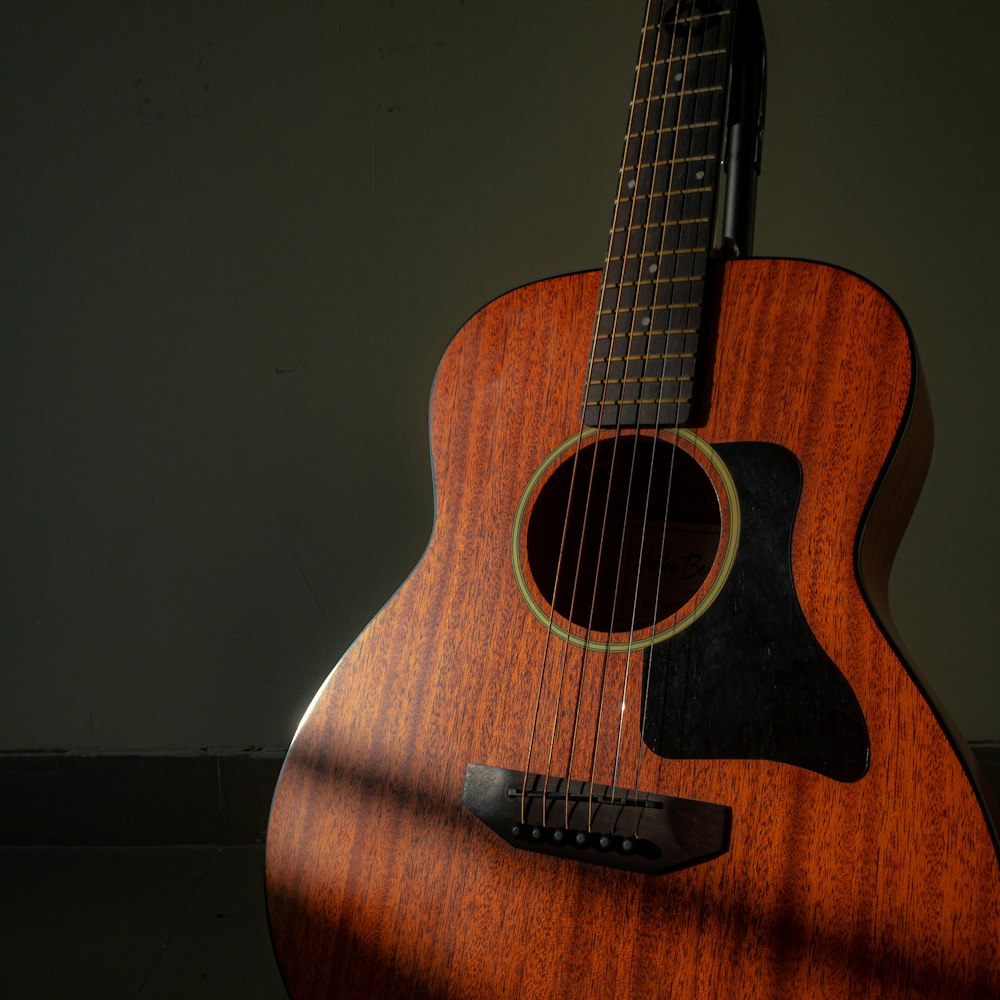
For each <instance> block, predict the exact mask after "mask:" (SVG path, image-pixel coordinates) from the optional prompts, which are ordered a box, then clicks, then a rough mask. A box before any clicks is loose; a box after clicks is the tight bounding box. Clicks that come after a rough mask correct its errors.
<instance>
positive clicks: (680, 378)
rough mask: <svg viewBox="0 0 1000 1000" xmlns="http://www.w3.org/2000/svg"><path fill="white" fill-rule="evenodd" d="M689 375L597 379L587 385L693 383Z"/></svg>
mask: <svg viewBox="0 0 1000 1000" xmlns="http://www.w3.org/2000/svg"><path fill="white" fill-rule="evenodd" d="M693 381H694V377H693V376H691V375H647V376H644V377H643V378H598V379H592V380H591V381H589V382H588V383H587V385H642V384H645V383H647V382H693Z"/></svg>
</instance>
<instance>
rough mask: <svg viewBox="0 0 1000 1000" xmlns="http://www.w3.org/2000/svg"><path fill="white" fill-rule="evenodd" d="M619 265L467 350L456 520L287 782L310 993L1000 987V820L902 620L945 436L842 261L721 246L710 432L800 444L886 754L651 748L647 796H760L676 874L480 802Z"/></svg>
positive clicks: (444, 429)
mask: <svg viewBox="0 0 1000 1000" xmlns="http://www.w3.org/2000/svg"><path fill="white" fill-rule="evenodd" d="M599 280H600V275H599V274H597V273H589V274H580V275H574V276H570V277H564V278H557V279H553V280H550V281H544V282H540V283H538V284H534V285H530V286H527V287H525V288H521V289H518V290H516V291H514V292H511V293H510V294H508V295H506V296H504V297H502V298H500V299H498V300H496V301H495V302H493V303H492V304H490V305H489V306H487V307H486V308H485V309H483V310H482V311H481V312H480V313H479V314H477V315H476V316H474V317H473V318H472V319H471V320H470V321H469V323H468V324H467V325H466V326H465V327H464V328H463V329H462V331H461V332H460V333H459V335H458V336H457V337H456V338H455V340H454V341H453V343H452V345H451V347H450V348H449V349H448V351H447V354H446V355H445V357H444V359H443V361H442V362H441V366H440V368H439V371H438V375H437V378H436V381H435V385H434V391H433V398H432V419H431V437H432V449H433V459H434V472H435V488H436V499H437V517H436V523H435V528H434V533H433V536H432V538H431V541H430V543H429V545H428V548H427V550H426V552H425V554H424V556H423V558H422V560H421V562H420V563H419V565H418V566H417V567H416V568H415V570H414V571H413V573H412V575H411V576H410V577H409V579H408V580H407V581H406V582H405V583H404V584H403V586H402V587H401V588H400V590H399V591H398V592H397V594H396V595H395V596H394V597H393V598H392V599H391V600H390V602H389V603H388V604H387V605H386V607H385V608H384V609H383V611H382V612H381V613H380V614H379V615H378V616H377V617H376V618H375V620H374V621H373V622H372V623H371V625H370V626H369V627H368V629H367V630H366V631H365V632H364V633H363V634H362V635H361V637H360V638H359V639H358V640H357V641H356V642H355V644H354V645H353V646H352V647H351V648H350V650H349V651H348V652H347V653H346V655H345V656H344V657H343V659H342V660H341V662H340V663H339V664H338V665H337V667H336V669H335V670H334V671H333V673H332V674H331V675H330V677H329V678H328V680H327V681H326V684H325V686H324V687H323V688H322V689H321V691H320V692H319V694H318V695H317V697H316V699H315V701H314V703H313V705H312V707H311V708H310V711H309V713H308V714H307V716H306V718H305V719H304V720H303V723H302V725H301V727H300V729H299V732H298V733H297V735H296V737H295V740H294V742H293V745H292V747H291V750H290V752H289V754H288V758H287V760H286V763H285V767H284V770H283V772H282V776H281V779H280V782H279V784H278V788H277V791H276V795H275V800H274V806H273V811H272V816H271V823H270V829H269V833H268V846H267V889H268V905H269V915H270V921H271V928H272V935H273V940H274V945H275V948H276V951H277V955H278V958H279V963H280V966H281V968H282V971H283V974H284V976H285V978H286V982H287V984H288V987H289V990H290V992H291V994H292V996H293V997H294V998H296V1000H316V998H331V997H362V996H364V997H390V996H391V997H428V998H430V997H434V998H438V997H442V998H443V997H454V998H459V997H462V998H470V1000H471V998H484V997H504V998H506V997H509V998H514V997H517V998H531V997H537V998H548V997H567V998H569V997H572V998H582V997H594V998H598V997H599V998H610V997H615V998H629V997H663V998H673V1000H695V998H699V1000H700V998H704V1000H709V998H711V1000H720V998H727V1000H728V998H733V1000H791V998H825V1000H835V998H837V1000H862V998H876V997H877V998H886V1000H888V998H893V1000H897V998H898V1000H901V998H908V1000H910V998H917V997H924V998H928V1000H930V998H934V1000H989V998H993V997H998V996H1000V959H998V954H997V936H998V931H1000V874H998V863H997V853H996V845H995V843H994V840H993V838H992V835H991V828H990V826H989V823H988V821H987V818H986V816H985V815H984V812H983V810H982V807H981V800H980V797H979V795H978V793H977V789H976V788H975V786H974V784H973V782H972V781H971V779H970V776H969V771H968V768H967V767H966V765H965V763H964V762H963V759H962V757H961V753H960V751H961V746H962V745H961V742H960V740H959V738H958V737H957V736H956V735H955V734H954V733H952V732H950V731H949V730H948V729H946V728H945V724H943V723H942V722H941V719H940V715H939V714H938V713H937V712H936V711H935V710H934V708H932V707H931V705H930V703H929V702H928V700H927V699H926V698H925V696H924V695H923V694H922V692H921V690H920V688H919V687H918V683H917V682H916V680H915V679H914V676H913V674H912V673H911V672H910V670H909V669H908V668H907V667H906V666H905V665H904V664H903V662H902V661H901V660H900V658H899V656H898V654H897V652H896V651H895V647H894V644H893V642H892V641H891V640H890V638H889V637H888V636H889V635H891V634H892V633H891V631H888V630H889V629H890V624H889V622H888V621H887V613H888V610H887V607H886V598H885V593H886V579H887V576H888V570H889V564H890V562H891V556H892V552H893V551H894V549H895V545H896V543H897V542H898V539H899V536H900V534H901V531H902V526H903V524H904V523H905V520H906V518H907V517H908V516H909V512H910V508H911V507H912V503H913V499H914V497H915V494H916V489H917V488H918V486H919V480H920V479H921V478H922V472H923V470H922V468H921V466H922V465H923V466H925V465H926V460H925V459H926V454H927V448H928V444H929V439H928V438H927V432H928V429H929V424H928V423H927V421H926V419H925V414H924V413H923V411H922V410H921V409H920V407H918V406H915V403H916V402H918V401H920V400H921V399H922V396H921V394H920V392H919V391H917V392H914V390H913V385H914V379H915V377H916V361H915V356H914V353H913V349H912V345H911V342H910V339H909V337H908V335H907V332H906V329H905V326H904V324H903V322H902V320H901V318H900V317H899V315H898V314H897V312H896V311H895V309H894V308H893V307H892V305H891V303H890V302H889V301H888V300H887V299H886V298H885V297H884V296H883V295H881V294H880V293H879V292H878V291H877V290H876V289H874V288H873V287H872V286H871V285H869V284H867V283H866V282H864V281H863V280H861V279H859V278H857V277H855V276H853V275H851V274H849V273H846V272H844V271H839V270H836V269H834V268H830V267H826V266H822V265H817V264H809V263H803V262H792V261H757V260H749V261H743V262H735V263H730V264H728V265H726V266H725V269H724V272H723V274H722V276H721V286H720V287H721V299H720V303H719V322H718V338H717V342H716V344H715V358H714V385H713V390H712V399H711V400H710V405H709V406H708V409H707V415H706V419H705V422H704V426H703V427H701V428H700V429H699V433H700V434H701V435H702V436H703V437H704V439H705V440H707V441H708V442H724V441H771V442H776V443H779V444H782V445H784V446H785V447H787V448H789V449H790V450H791V451H793V452H794V453H795V455H797V456H798V458H799V460H800V462H801V465H802V469H803V493H802V499H801V504H800V508H799V511H798V515H797V519H796V523H795V528H794V536H793V571H794V579H795V585H796V589H797V593H798V597H799V600H800V603H801V605H802V608H803V611H804V613H805V616H806V619H807V621H808V622H809V625H810V626H811V628H812V630H813V632H814V633H815V635H816V637H817V639H818V640H819V642H820V644H821V645H822V646H823V648H824V650H825V651H826V652H827V653H828V654H829V655H830V656H831V657H832V659H833V660H834V661H835V662H836V663H837V664H838V666H839V667H840V669H841V670H842V672H843V673H844V675H845V676H846V678H847V679H848V681H849V682H850V684H851V686H852V687H853V689H854V692H855V693H856V695H857V697H858V700H859V702H860V704H861V707H862V709H863V711H864V714H865V717H866V720H867V722H868V726H869V731H870V737H871V747H872V763H871V769H870V772H869V773H868V774H867V775H866V776H865V777H864V778H863V779H861V780H859V781H857V782H854V783H851V784H841V783H838V782H835V781H832V780H830V779H827V778H824V777H821V776H819V775H816V774H814V773H812V772H809V771H805V770H801V769H797V768H793V767H789V766H784V765H779V764H774V763H769V762H760V761H669V760H664V759H661V758H659V757H655V756H654V755H652V754H649V753H647V754H646V759H645V764H644V770H643V785H644V788H645V789H646V790H647V791H651V792H656V793H663V794H674V795H682V796H688V797H691V798H698V799H703V800H708V801H713V802H720V803H725V804H728V805H730V806H731V807H732V810H733V824H732V839H731V845H730V849H729V851H728V853H726V854H724V855H723V856H721V857H719V858H717V859H715V860H713V861H711V862H708V863H705V864H701V865H697V866H694V867H691V868H688V869H685V870H683V871H679V872H675V873H672V874H669V875H666V876H661V877H643V876H639V875H635V874H630V873H625V872H619V871H612V870H609V869H605V868H600V867H594V866H587V865H582V864H576V863H572V862H567V861H562V860H559V859H555V858H551V857H547V856H542V855H535V854H530V853H526V852H523V851H515V850H513V849H511V848H510V847H508V846H507V845H506V844H504V843H503V842H501V841H500V840H499V838H497V837H496V836H495V835H494V834H493V833H491V832H490V831H489V830H488V829H487V828H486V827H485V826H484V825H483V824H482V823H480V822H479V821H478V820H477V819H475V818H474V817H473V816H472V815H471V813H469V812H468V811H467V810H466V809H465V808H464V807H463V806H462V803H461V797H462V787H463V780H464V776H465V768H466V765H467V764H469V763H483V764H491V765H496V766H501V767H513V768H517V767H519V766H521V765H522V764H523V761H524V751H525V742H526V733H527V731H528V728H529V722H530V716H531V709H532V697H533V693H534V690H535V678H536V671H537V667H538V664H539V662H540V659H541V656H542V649H543V646H544V629H543V628H542V626H541V625H540V624H539V623H538V622H537V621H536V619H535V618H534V617H533V616H532V614H531V613H530V611H529V610H528V608H527V606H526V604H525V602H524V600H523V599H522V597H521V595H520V594H519V592H518V590H517V587H516V585H515V581H514V576H513V572H512V568H511V560H510V554H509V553H510V530H511V524H512V518H513V514H514V508H515V505H516V504H517V502H518V498H519V497H520V495H521V492H522V490H523V488H524V486H525V483H526V482H527V481H528V479H529V477H530V476H531V474H532V472H533V471H534V470H535V469H536V468H537V467H538V466H539V465H540V464H541V462H542V460H543V459H544V458H545V456H546V455H547V454H548V453H549V452H550V451H551V450H552V449H553V448H555V447H556V446H557V445H558V444H559V443H561V442H562V441H564V440H565V439H567V438H569V437H570V436H571V435H573V434H574V433H576V432H577V431H578V430H579V419H580V417H579V401H580V387H581V373H583V372H584V371H585V370H586V358H587V352H588V347H589V340H590V333H591V324H592V321H593V316H594V309H595V304H596V301H597V295H598V286H599ZM921 405H923V404H922V403H921ZM907 429H909V430H910V431H911V432H913V433H914V434H917V437H915V438H914V439H913V441H909V442H907V439H906V435H904V434H903V431H905V430H907ZM901 441H902V442H904V443H902V444H901ZM893 455H895V456H896V459H897V460H896V462H894V463H893V465H892V467H891V468H888V471H886V470H887V466H888V463H889V460H890V458H891V457H892V456H893ZM904 459H905V460H906V461H908V462H909V466H910V467H909V468H907V467H905V465H906V463H905V462H904V461H903V460H904ZM877 486H878V492H877V497H876V500H875V501H874V503H873V505H872V511H871V514H872V516H871V517H870V528H869V530H868V531H867V532H866V533H865V535H864V544H860V545H859V537H860V535H859V532H860V529H861V525H862V520H863V517H864V516H865V514H866V509H867V508H868V506H869V498H870V497H871V495H872V494H873V492H874V491H875V490H876V487H877ZM861 574H864V577H865V578H864V580H863V581H862V580H861V579H859V577H860V575H861ZM866 594H867V595H868V600H870V601H871V602H872V604H873V605H874V606H875V607H876V608H877V609H878V611H879V613H880V615H881V616H882V618H883V622H884V627H882V626H880V625H879V623H878V622H877V621H876V620H875V618H874V617H873V615H872V613H871V610H870V607H869V603H868V600H866ZM928 613H929V614H930V613H933V609H930V608H929V609H928ZM634 722H635V724H634V726H633V727H632V732H631V738H632V742H633V743H635V742H637V737H636V733H637V729H638V720H634ZM956 751H959V752H956ZM574 777H582V778H586V777H589V775H588V774H586V773H580V774H574ZM598 780H602V781H608V780H610V779H609V777H608V773H607V769H604V770H603V771H602V772H601V773H600V774H599V776H598Z"/></svg>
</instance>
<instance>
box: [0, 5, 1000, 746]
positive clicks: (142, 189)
mask: <svg viewBox="0 0 1000 1000" xmlns="http://www.w3.org/2000/svg"><path fill="white" fill-rule="evenodd" d="M761 6H762V10H763V15H764V19H765V25H766V28H767V33H768V39H769V51H770V59H771V75H770V100H769V109H768V114H769V120H768V130H767V139H766V147H765V172H764V177H763V179H762V183H761V188H760V202H759V212H758V231H757V250H758V252H759V253H761V254H770V255H781V256H795V257H813V258H818V259H825V260H830V261H832V262H835V263H838V264H841V265H844V266H846V267H848V268H851V269H853V270H856V271H859V272H861V273H862V274H865V275H866V276H868V277H869V278H871V279H872V280H874V281H875V282H876V283H878V284H880V285H881V286H883V287H884V288H885V289H886V290H887V291H888V292H889V293H890V294H891V295H892V296H893V297H894V298H895V299H896V300H897V302H898V303H899V304H900V306H901V307H902V308H903V310H904V311H905V312H906V314H907V316H908V318H909V320H910V323H911V325H912V327H913V330H914V334H915V336H916V339H917V342H918V345H919V348H920V351H921V353H922V355H923V358H924V361H925V363H926V366H927V369H928V380H929V383H930V388H931V392H932V398H933V402H934V407H935V413H936V418H937V450H936V456H935V460H934V464H933V467H932V469H931V474H930V478H929V481H928V484H927V487H926V489H925V492H924V495H923V499H922V501H921V503H920V506H919V508H918V510H917V513H916V516H915V519H914V522H913V526H912V528H911V530H910V532H909V533H908V535H907V537H906V539H905V541H904V544H903V548H902V551H901V553H900V557H899V560H898V563H897V571H896V574H895V577H894V583H893V590H892V595H893V599H894V603H895V607H896V611H897V620H898V623H899V626H900V629H901V631H902V632H903V634H904V635H905V636H906V637H907V639H908V642H909V644H910V646H911V649H912V652H913V654H914V656H915V658H916V659H917V660H918V662H919V663H920V664H921V665H922V667H923V669H924V671H925V673H926V675H927V676H928V677H929V678H930V679H931V681H932V683H933V685H934V686H935V687H936V688H937V689H938V690H939V692H940V694H941V696H942V698H943V700H944V702H945V704H946V705H947V707H948V708H949V710H950V711H951V713H952V714H953V715H954V717H955V719H956V720H957V722H958V723H959V724H960V725H961V727H962V728H963V729H964V731H965V732H966V734H967V735H968V736H969V737H970V738H973V739H978V740H985V739H990V738H1000V670H998V662H997V661H998V656H997V652H996V649H997V647H996V643H995V640H994V625H995V617H996V615H995V610H994V609H995V606H996V603H997V597H998V589H1000V588H998V573H997V565H998V562H1000V558H998V557H1000V553H998V541H997V532H996V529H995V527H994V525H993V511H994V503H993V497H994V496H995V495H996V493H997V490H998V489H1000V473H998V465H997V461H996V458H995V452H994V450H993V449H994V446H995V443H996V441H997V438H998V423H1000V414H998V393H997V388H996V387H997V382H998V376H1000V351H998V347H997V336H996V334H997V329H998V322H997V320H998V315H997V313H998V310H997V305H996V299H995V296H994V288H993V285H994V282H993V274H994V271H995V269H996V266H997V262H998V251H997V246H996V234H997V232H998V231H1000V225H998V219H997V204H998V199H997V194H998V190H997V189H998V181H997V169H996V164H997V160H998V157H997V152H998V150H997V145H998V139H997V137H998V135H1000V122H998V111H997V102H996V91H997V88H996V83H995V80H994V63H995V51H996V47H997V43H998V41H1000V13H998V9H997V8H996V6H995V5H994V4H992V3H987V2H983V0H980V2H974V3H972V4H966V5H964V6H963V7H962V15H963V16H962V19H961V20H960V21H959V20H956V19H954V18H953V17H952V16H950V14H951V10H950V9H948V8H943V7H942V6H941V5H940V4H938V3H935V2H931V0H919V2H909V3H902V2H887V3H881V4H872V3H862V2H860V0H845V2H838V3H833V2H815V3H808V4H803V3H801V2H792V0H761ZM642 7H643V4H642V3H641V2H637V0H628V2H622V0H603V2H596V0H558V2H557V0H544V2H539V0H532V2H525V0H508V2H507V3H503V4H498V3H492V2H486V0H467V2H461V0H424V2H419V3H418V2H410V3H405V2H402V0H400V2H391V0H366V2H365V3H358V2H353V3H347V2H336V0H333V2H331V0H327V2H307V0H291V2H288V3H282V4H276V3H262V2H255V3H247V2H242V3H236V2H232V0H230V2H225V0H214V2H212V0H201V2H196V0H169V2H166V0H150V2H146V3H139V2H137V3H123V2H111V0H97V2H93V3H87V4H74V3H65V2H55V0H35V2H33V3H30V4H19V5H11V6H10V7H9V8H8V9H7V11H6V13H7V17H6V18H5V19H4V20H5V28H4V31H3V32H2V34H0V56H2V58H0V87H2V100H0V135H2V138H3V141H2V147H0V148H2V152H0V164H2V174H0V227H2V236H0V253H2V257H0V322H2V336H0V379H2V386H3V388H2V392H0V405H2V407H3V411H2V413H3V427H4V434H3V435H2V444H0V448H2V452H0V458H2V469H3V483H2V487H0V504H2V508H0V509H2V516H3V525H4V529H5V530H4V546H3V566H4V572H3V577H2V580H3V582H2V587H3V594H2V607H3V611H2V615H3V620H2V621H0V658H2V661H0V662H2V665H3V671H4V678H5V685H4V688H5V690H4V697H3V698H2V699H0V750H3V749H14V748H21V749H32V748H41V747H49V748H53V747H56V748H94V749H102V750H122V749H161V750H171V749H173V750H176V749H193V748H198V747H206V746H210V747H216V748H238V747H244V746H248V745H255V746H273V747H280V746H283V745H285V744H286V743H287V741H288V739H289V738H290V736H291V733H292V731H293V729H294V726H295V722H296V720H297V718H298V717H299V715H300V714H301V712H302V711H303V710H304V708H305V707H306V705H307V704H308V701H309V699H310V697H311V695H312V693H313V692H314V691H315V689H316V688H317V686H318V685H319V683H320V682H321V680H322V678H323V676H324V675H325V674H326V672H327V671H328V670H329V668H330V667H331V666H332V664H333V662H334V661H335V659H336V657H337V656H338V655H339V653H340V652H341V651H342V650H343V648H344V647H345V646H346V644H347V643H348V642H349V641H350V639H351V638H352V637H353V636H354V634H356V632H357V631H358V630H359V629H360V628H361V627H362V626H363V625H364V623H365V621H366V620H367V619H368V618H369V617H370V616H371V614H372V613H374V611H375V610H376V609H377V608H378V607H379V605H380V604H381V603H382V602H383V601H384V600H385V599H386V598H387V597H388V596H389V594H390V593H391V592H392V590H393V589H394V588H395V587H396V586H397V585H398V583H399V582H400V581H401V580H402V578H403V577H404V576H405V574H406V573H407V572H408V570H409V568H410V567H411V566H412V565H413V564H414V562H415V561H416V560H417V558H418V557H419V555H420V552H421V550H422V548H423V545H424V543H425V540H426V538H427V535H428V532H429V529H430V523H431V514H432V499H431V488H430V479H429V465H428V458H427V450H426V399H427V394H428V390H429V386H430V381H431V378H432V375H433V371H434V366H435V363H436V360H437V358H438V357H439V356H440V354H441V352H442V350H443V349H444V347H445V345H446V344H447V342H448V340H449V338H450V337H451V335H452V334H453V332H454V331H455V330H456V328H457V327H458V326H459V325H460V323H461V322H462V321H463V320H464V319H465V318H466V317H467V316H468V315H469V314H470V313H471V312H473V311H474V310H475V309H476V308H478V307H479V306H480V305H481V304H483V303H484V302H485V301H486V300H488V299H490V298H491V297H493V296H495V295H497V294H499V293H500V292H502V291H504V290H506V289H507V288H510V287H512V286H515V285H517V284H519V283H523V282H525V281H529V280H532V279H534V278H539V277H545V276H548V275H552V274H556V273H560V272H564V271H571V270H578V269H582V268H589V267H593V266H597V265H599V264H600V261H601V257H602V254H603V252H604V233H605V231H606V229H607V225H608V220H609V216H610V202H611V197H612V194H613V188H614V177H615V172H616V170H617V160H618V156H619V152H620V136H621V132H622V129H623V126H624V121H625V104H626V100H627V96H628V93H629V90H630V86H631V66H632V61H633V56H634V51H635V45H636V41H637V37H638V26H639V21H640V17H641V11H642Z"/></svg>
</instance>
